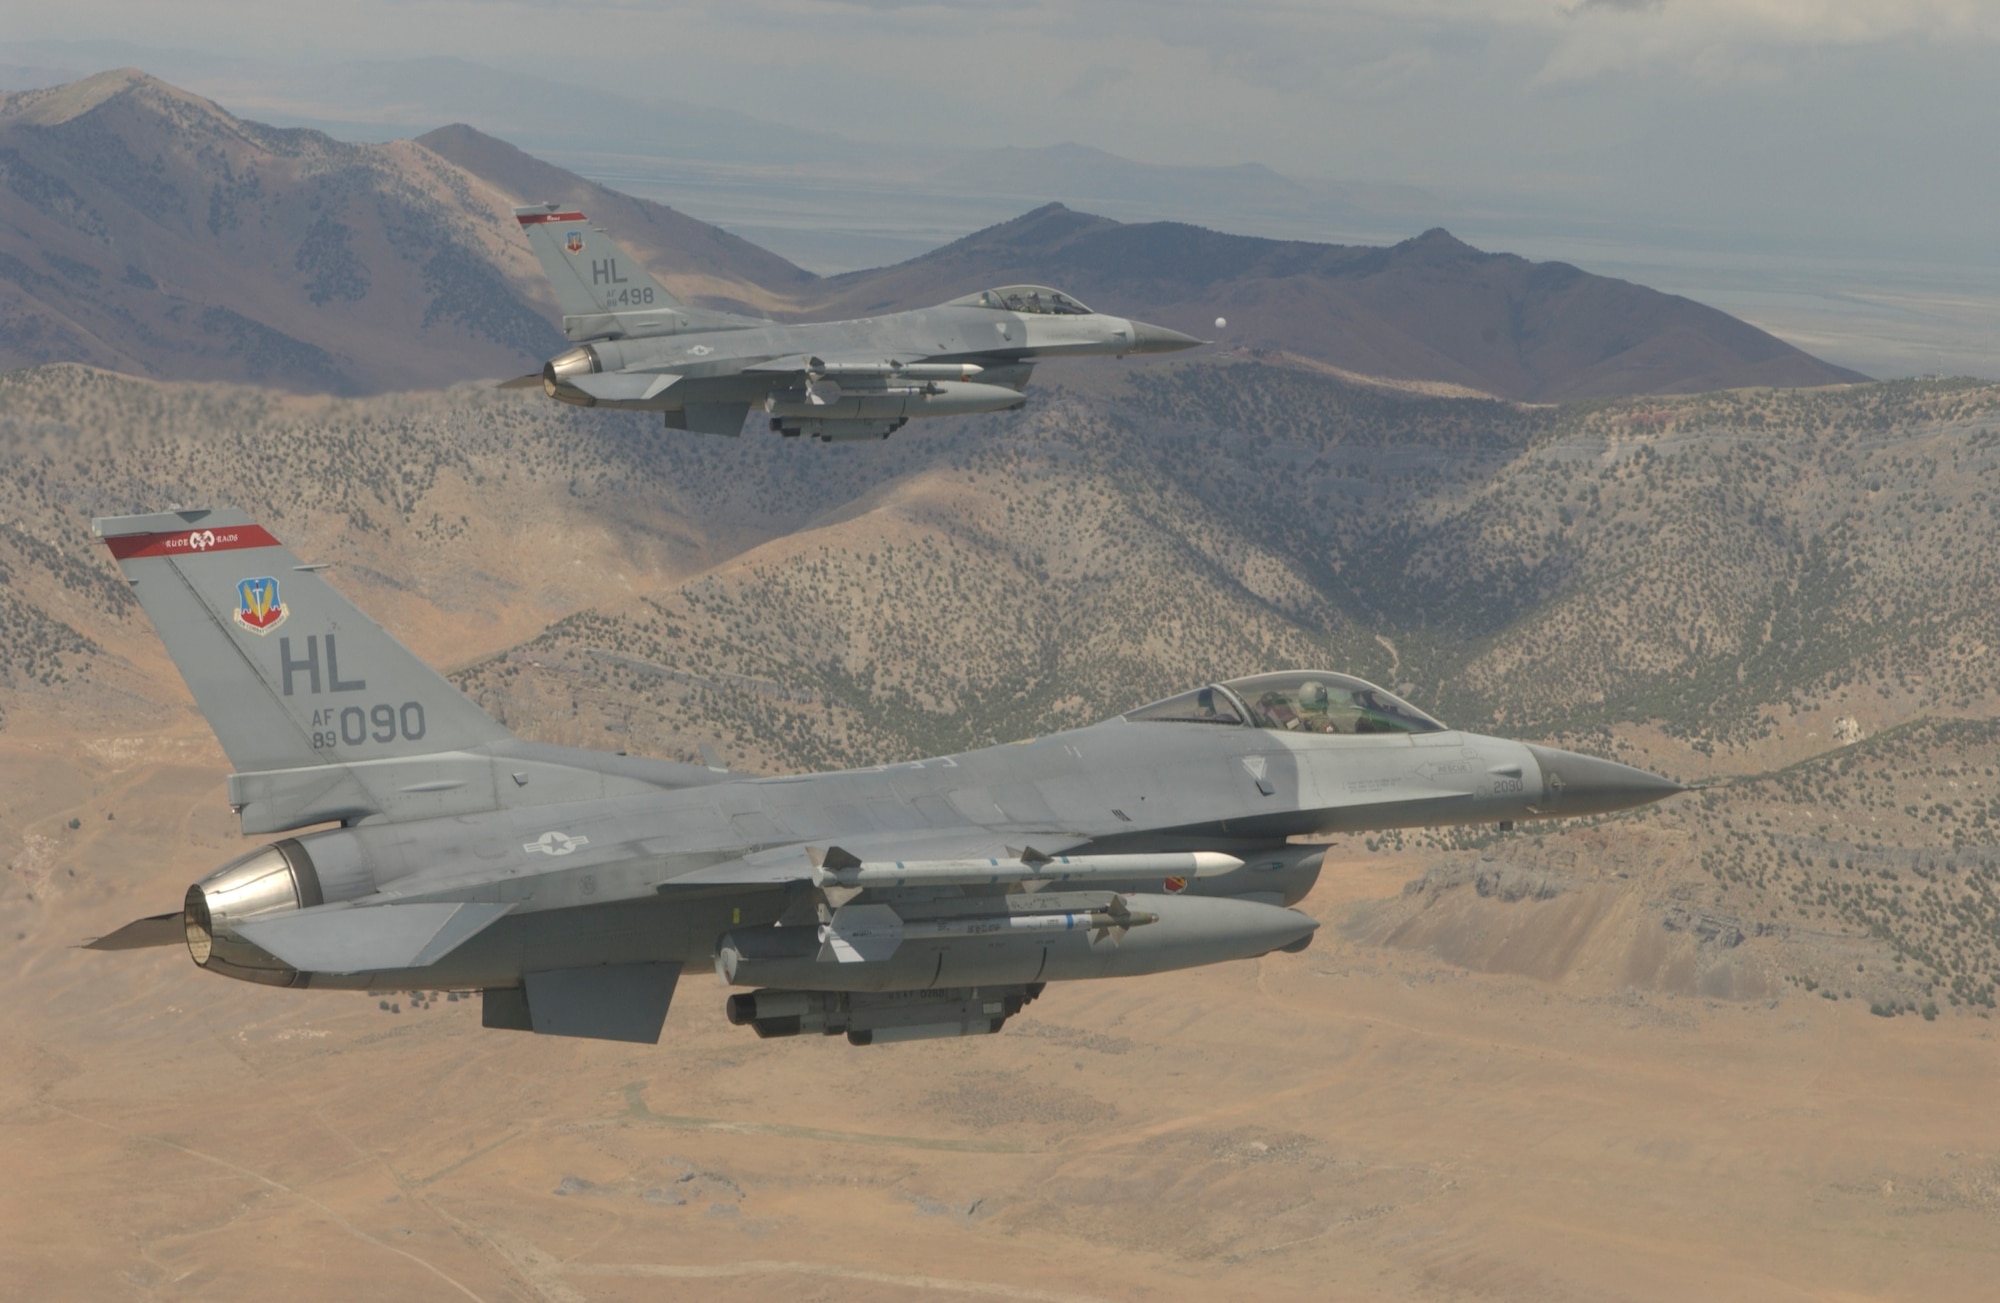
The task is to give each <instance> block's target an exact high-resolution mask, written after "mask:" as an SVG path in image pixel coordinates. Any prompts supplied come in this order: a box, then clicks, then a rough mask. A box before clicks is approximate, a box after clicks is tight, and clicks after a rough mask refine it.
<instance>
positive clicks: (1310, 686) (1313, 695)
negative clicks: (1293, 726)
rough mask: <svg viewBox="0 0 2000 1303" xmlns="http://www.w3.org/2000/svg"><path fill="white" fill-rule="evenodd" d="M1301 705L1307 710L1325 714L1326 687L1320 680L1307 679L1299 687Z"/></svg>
mask: <svg viewBox="0 0 2000 1303" xmlns="http://www.w3.org/2000/svg"><path fill="white" fill-rule="evenodd" d="M1299 705H1300V706H1302V707H1303V708H1305V709H1306V710H1310V711H1314V712H1317V713H1321V714H1324V713H1325V711H1326V708H1327V693H1326V685H1325V684H1324V683H1321V682H1320V681H1319V680H1318V679H1307V680H1306V681H1305V682H1304V683H1301V684H1300V685H1299Z"/></svg>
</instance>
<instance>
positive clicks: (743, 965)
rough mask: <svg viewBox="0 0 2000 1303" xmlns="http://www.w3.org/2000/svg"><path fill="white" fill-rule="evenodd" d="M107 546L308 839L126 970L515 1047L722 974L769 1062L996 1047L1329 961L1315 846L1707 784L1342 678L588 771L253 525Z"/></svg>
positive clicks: (199, 689) (259, 820)
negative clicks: (941, 1041)
mask: <svg viewBox="0 0 2000 1303" xmlns="http://www.w3.org/2000/svg"><path fill="white" fill-rule="evenodd" d="M95 530H96V532H97V533H98V534H99V535H101V536H102V537H103V538H104V539H105V541H106V542H107V543H108V544H109V545H110V548H111V551H112V554H113V556H114V557H116V558H117V561H118V564H119V566H120V567H121V568H122V569H123V571H124V572H125V575H126V576H127V577H128V578H129V579H130V580H131V582H132V584H133V585H134V589H135V591H136V593H137V595H138V598H139V601H140V603H141V604H142V605H143V606H144V607H145V610H146V613H147V614H148V615H149V616H150V617H151V618H152V621H153V625H154V628H155V629H156V630H157V631H158V632H159V635H160V638H161V640H162V641H163V642H164V643H165V645H166V649H167V651H168V653H169V654H170V655H171V656H172V657H173V659H174V662H175V664H176V665H178V666H179V667H180V670H181V673H182V675H183V676H184V677H185V678H186V679H187V682H188V686H189V687H190V688H191V689H192V690H193V692H194V696H195V700H196V703H197V704H198V705H199V706H200V708H201V710H202V711H203V713H204V714H205V715H206V716H207V717H208V721H209V724H210V726H211V727H212V728H214V730H215V734H216V737H217V739H218V740H219V741H220V742H221V743H222V748H223V750H224V751H225V752H226V753H227V754H228V756H229V760H230V762H231V764H232V765H233V766H234V767H235V770H236V772H235V773H233V774H231V775H230V777H229V802H230V805H231V806H232V808H233V809H234V810H235V812H236V814H237V815H238V817H239V818H240V820H241V822H242V828H243V831H244V832H245V833H246V834H285V833H289V834H291V835H289V836H283V837H280V838H279V839H278V840H276V841H273V842H272V843H270V844H269V845H265V846H261V847H259V848H258V849H256V850H254V851H251V852H250V853H249V854H247V855H244V856H242V857H241V858H239V859H237V860H235V861H234V862H232V863H230V864H227V865H224V866H223V867H222V868H220V869H218V870H216V871H215V872H214V873H212V874H210V875H209V876H208V877H206V878H204V879H202V880H201V881H200V882H198V883H196V884H195V885H194V886H192V887H190V888H189V889H188V892H187V897H186V900H185V902H184V905H183V908H182V909H181V910H179V911H178V912H176V913H171V914H162V915H159V916H157V917H155V918H150V919H141V920H139V921H138V922H136V923H132V924H128V925H127V926H126V927H124V928H121V929H120V930H119V931H117V932H115V933H113V934H111V935H110V936H107V937H104V938H101V939H99V940H98V941H96V942H94V943H92V944H93V945H94V946H95V947H96V948H99V949H107V950H117V949H129V948H134V947H138V946H146V945H163V944H169V943H174V942H179V941H182V940H185V942H186V944H187V947H188V950H189V952H190V953H191V954H192V955H193V957H194V961H195V962H196V963H197V964H199V965H201V966H202V967H203V968H206V969H207V970H209V971H210V972H213V973H220V974H223V975H224V976H228V977H235V978H241V979H244V980H247V981H252V982H262V983H267V984H270V985H275V986H289V987H315V988H317V987H334V988H349V989H352V988H371V987H375V988H379V987H389V988H424V989H453V990H466V991H470V990H478V991H481V992H483V996H482V999H483V1005H484V1020H485V1024H486V1025H487V1026H488V1027H502V1028H517V1029H521V1030H527V1031H535V1032H543V1033H551V1034H554V1035H560V1036H591V1037H601V1038H606V1039H612V1040H626V1041H646V1042H650V1041H654V1040H657V1039H658V1037H659V1035H660V1029H661V1025H662V1022H663V1020H664V1019H665V1017H666V1013H667V1005H668V1001H669V1000H670V999H671V998H672V995H673V992H674V987H675V983H676V982H677V981H678V979H679V978H680V976H681V975H682V972H683V970H684V969H686V968H688V967H690V966H695V967H712V968H713V969H714V970H715V971H716V973H717V974H719V975H720V977H721V979H722V981H723V982H724V983H725V984H727V985H729V986H732V987H736V988H741V989H740V990H739V991H738V993H736V994H734V995H732V996H731V997H730V998H729V1000H728V1003H727V1012H728V1016H729V1018H730V1020H731V1021H732V1022H735V1023H739V1024H748V1025H749V1026H750V1027H752V1028H753V1029H754V1030H755V1031H756V1032H757V1034H758V1035H760V1036H787V1035H794V1034H798V1033H802V1032H824V1033H829V1034H831V1033H837V1032H845V1033H846V1034H847V1037H848V1039H849V1040H850V1041H851V1042H853V1043H855V1044H868V1043H870V1042H883V1041H891V1040H907V1039H914V1038H921V1037H934V1036H961V1035H971V1034H975V1033H983V1032H993V1031H998V1030H999V1028H1000V1026H1001V1024H1002V1023H1004V1022H1005V1021H1006V1020H1007V1019H1008V1018H1009V1017H1010V1016H1012V1015H1013V1014H1014V1013H1016V1012H1018V1011H1019V1010H1020V1008H1021V1006H1022V1005H1024V1004H1026V1003H1027V1002H1028V1001H1030V1000H1032V999H1034V998H1035V997H1036V996H1038V995H1039V994H1041V992H1042V989H1043V986H1044V984H1045V983H1048V982H1052V981H1061V980H1068V979H1076V978H1090V977H1117V976H1126V975H1131V974H1139V973H1158V972H1164V971H1167V970H1170V969H1177V968H1188V967H1192V966H1195V965H1200V964H1213V963H1222V962H1227V961H1230V960H1236V959H1248V958H1251V957H1253V956H1257V955H1262V954H1266V953H1269V952H1271V951H1274V950H1298V949H1302V948H1304V947H1305V946H1306V945H1307V944H1308V943H1310V941H1311V940H1312V935H1313V929H1314V928H1315V927H1316V926H1317V924H1316V923H1315V922H1314V920H1313V919H1312V918H1310V917H1308V916H1307V915H1305V914H1302V913H1300V912H1299V911H1297V910H1295V909H1293V908H1291V906H1292V905H1294V904H1296V903H1297V902H1298V901H1299V900H1301V899H1302V898H1304V896H1305V895H1306V893H1307V892H1308V891H1309V890H1310V889H1311V888H1312V886H1313V883H1314V881H1315V879H1316V878H1317V877H1318V874H1319V869H1320V857H1321V855H1322V854H1323V853H1324V850H1325V847H1324V846H1323V845H1313V844H1310V843H1302V842H1300V841H1299V840H1297V839H1300V838H1307V837H1315V836H1320V835H1324V834H1328V833H1355V832H1361V831H1363V830H1368V829H1380V828H1408V827H1428V826H1436V825H1444V824H1469V823H1498V824H1500V825H1501V826H1502V827H1503V828H1504V827H1506V826H1508V824H1509V823H1510V821H1512V820H1517V819H1551V818H1561V817H1565V816H1572V815H1589V814H1601V813H1604V812H1607V811H1613V810H1621V809H1626V808H1628V807H1632V806H1638V805H1644V804H1646V803H1647V802H1651V801H1657V800H1659V799H1660V798H1662V797H1664V796H1667V795H1669V794H1671V793H1673V792H1677V791H1680V790H1681V788H1680V787H1679V786H1678V785H1677V784H1675V783H1672V782H1670V781H1668V780H1667V779H1664V778H1661V777H1658V776H1657V775H1654V774H1649V773H1646V772H1645V771H1643V770H1639V769H1633V768H1630V767H1628V766H1625V765H1621V764H1614V763H1612V762H1611V761H1607V760H1598V759H1593V758H1591V757H1588V756H1583V755H1577V754H1574V753H1572V752H1567V751H1557V750H1553V749H1550V748H1548V747H1540V746H1531V745H1526V744H1523V743H1520V742H1511V741H1507V740H1505V739H1502V738H1496V737H1482V736H1479V735H1478V734H1474V733H1467V732H1463V731H1461V730H1458V729H1453V728H1448V727H1446V726H1445V725H1443V724H1440V723H1439V722H1438V721H1436V720H1434V719H1432V718H1431V717H1430V716H1428V715H1426V714H1424V713H1423V712H1422V711H1420V710H1418V709H1417V708H1416V707H1414V706H1412V705H1410V704H1409V703H1408V702H1405V701H1402V700H1399V699H1398V698H1397V697H1395V696H1394V695H1392V694H1391V693H1388V692H1385V691H1383V690H1382V689H1381V688H1378V687H1375V686H1374V685H1372V684H1369V683H1364V682H1362V681H1361V680H1359V679H1355V678H1350V677H1348V676H1347V675H1344V674H1335V673H1331V672H1326V671H1309V672H1290V673H1277V674H1261V675H1257V676H1254V677H1250V678H1243V679H1233V680H1230V681H1228V682H1225V683H1215V684H1210V685H1208V686H1206V687H1201V688H1197V689H1195V690H1194V691H1191V692H1187V693H1184V694H1182V695H1180V696H1176V697H1171V698H1169V699H1167V700H1165V701H1160V702H1156V703H1154V704H1152V705H1149V706H1142V707H1140V708H1139V709H1137V710H1133V711H1131V712H1129V713H1128V714H1125V715H1122V716H1119V717H1117V718H1114V719H1109V720H1106V721H1105V722H1103V723H1101V724H1095V725H1092V726H1091V727H1089V728H1082V729H1076V730H1074V731H1071V732H1066V733H1056V734H1052V735H1050V736H1048V737H1041V738H1035V739H1033V740H1030V741H1027V742H1021V743H1016V744H1013V745H1009V746H998V747H988V748H985V749H983V750H979V751H970V752H966V753H964V754H961V755H951V756H940V757H937V758H934V759H925V760H913V761H909V762H907V763H903V764H894V765H877V766H874V767H871V768H866V769H856V770H850V771H847V772H844V773H826V774H800V775H795V776H789V777H782V778H759V777H752V776H748V775H743V774H736V773H730V772H727V771H725V770H723V769H721V768H720V766H719V765H717V764H710V765H698V764H680V763H670V762H667V761H661V760H649V759H642V758H639V757H636V756H622V755H604V754H601V753H596V752H589V751H580V750H572V749H569V748H566V747H557V746H548V745H544V744H541V743H535V742H528V741H524V740H522V739H520V738H517V737H515V736H513V735H512V734H511V733H509V732H508V731H507V730H506V729H505V728H502V727H501V726H500V725H499V724H498V723H496V722H495V721H494V720H493V719H492V718H491V717H490V716H488V715H487V714H486V713H485V712H483V711H482V710H480V709H479V708H478V707H477V706H475V705H474V704H473V703H472V702H470V701H469V700H467V699H466V698H465V697H464V696H462V695H460V693H459V692H458V691H457V689H455V688H453V687H452V686H451V684H450V683H448V682H446V681H445V680H444V679H443V678H441V677H440V676H439V675H438V674H437V673H435V672H434V671H433V670H431V669H430V668H429V667H428V666H426V665H424V664H423V663H422V662H421V661H419V660H418V659H417V658H416V657H415V656H413V655H412V654H411V653H410V652H409V651H408V650H407V649H405V648H404V647H403V646H401V645H400V644H399V643H397V642H396V641H395V640H394V639H393V638H391V637H390V636H389V635H388V634H387V633H386V632H384V631H383V630H382V629H381V628H380V627H379V626H377V625H375V624H374V623H372V622H370V621H369V620H368V619H367V617H365V616H363V615H362V614H361V612H360V611H358V610H356V609H355V608H354V607H353V606H352V605H351V604H349V603H348V602H347V600H346V599H344V598H343V597H342V596H341V595H340V594H339V592H337V591H336V590H335V589H334V588H333V587H332V586H331V585H330V584H328V583H327V582H326V581H325V579H323V578H322V577H321V576H320V574H319V573H318V571H319V567H317V566H312V565H302V564H300V562H299V561H298V559H297V558H296V557H294V556H293V555H292V554H291V553H290V552H289V551H287V550H286V549H285V548H284V547H283V546H282V545H280V544H279V542H278V541H277V540H276V539H274V538H272V537H271V535H270V534H268V533H267V532H265V531H264V530H263V529H261V528H259V527H258V526H256V525H255V524H253V523H251V521H250V520H249V519H248V518H247V517H246V516H244V515H242V514H241V513H237V512H232V511H186V512H175V513H167V514H162V515H153V516H132V517H124V518H120V519H112V520H100V521H97V522H96V524H95ZM322 825H337V826H333V827H325V826H322ZM307 828H316V830H315V831H299V830H302V829H307Z"/></svg>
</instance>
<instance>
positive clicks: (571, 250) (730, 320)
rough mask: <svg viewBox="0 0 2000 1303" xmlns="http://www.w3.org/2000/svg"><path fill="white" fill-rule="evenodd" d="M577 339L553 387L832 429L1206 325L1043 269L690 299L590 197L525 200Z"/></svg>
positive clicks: (699, 418)
mask: <svg viewBox="0 0 2000 1303" xmlns="http://www.w3.org/2000/svg"><path fill="white" fill-rule="evenodd" d="M514 215H515V216H516V217H517V218H518V219H519V220H520V223H521V229H522V230H524V231H526V232H527V234H528V243H529V244H530V245H532V246H533V248H534V250H535V256H536V257H538V258H540V259H541V263H542V269H543V270H544V271H546V272H547V273H548V276H549V280H550V282H551V283H552V284H553V285H554V286H555V291H556V300H557V302H558V303H560V304H561V306H562V311H563V333H564V334H565V335H567V336H569V338H570V342H571V343H573V344H575V345H576V347H575V348H572V349H570V350H569V351H568V352H566V353H564V354H562V355H561V356H559V357H556V358H552V359H551V360H550V361H549V362H548V364H547V365H546V366H544V367H543V368H542V369H541V371H540V372H539V373H538V374H535V375H526V376H522V377H520V378H519V379H516V380H510V381H508V382H507V385H506V386H503V387H511V388H528V387H532V386H536V385H539V386H541V388H542V389H543V390H544V391H545V392H546V393H547V394H548V396H549V397H551V398H553V399H555V400H556V401H558V402H564V403H574V404H576V405H578V406H580V407H612V408H621V409H624V410H628V411H644V412H662V413H665V419H666V424H667V428H669V429H673V430H693V431H697V432H700V433H704V434H724V435H732V436H734V435H738V434H741V433H742V432H743V422H744V420H745V418H746V417H747V416H748V415H749V413H750V409H751V408H752V407H761V408H763V410H764V411H765V413H766V414H768V415H769V417H770V419H771V428H772V429H773V430H777V431H779V432H780V433H783V434H785V435H790V436H797V435H807V436H810V437H812V438H815V439H819V440H822V441H824V442H828V443H838V442H844V441H847V440H854V439H886V438H888V437H889V436H890V435H891V434H893V433H895V432H896V431H897V430H899V429H901V428H902V427H903V425H904V424H905V423H906V422H908V421H910V420H912V419H914V418H917V417H924V416H960V415H964V414H966V413H970V412H1002V411H1007V410H1009V409H1011V408H1015V407H1019V406H1020V405H1021V404H1022V403H1023V402H1025V401H1026V400H1025V399H1024V398H1022V396H1021V391H1022V390H1024V389H1026V388H1027V386H1028V377H1029V375H1030V374H1031V373H1032V372H1033V370H1034V366H1035V363H1036V362H1037V361H1039V360H1040V359H1042V358H1046V357H1084V356H1090V355H1103V354H1111V355H1115V356H1119V357H1123V356H1125V355H1126V354H1128V353H1166V352H1171V351H1173V350H1175V349H1181V348H1192V347H1193V346H1195V345H1196V344H1199V343H1201V341H1200V340H1198V339H1194V338H1191V337H1190V336H1187V335H1183V334H1181V333H1180V332H1179V331H1176V330H1168V329H1166V328H1165V327H1163V326H1149V325H1147V324H1146V323H1145V322H1143V321H1128V320H1126V319H1125V318H1124V317H1111V316H1105V315H1104V314H1102V313H1098V312H1092V311H1091V310H1090V309H1089V308H1086V307H1084V306H1083V305H1082V304H1081V303H1078V302H1077V301H1076V300H1075V299H1073V298H1071V297H1070V296H1069V295H1067V294H1064V293H1062V292H1061V291H1059V290H1052V289H1049V288H1047V287H1045V286H1040V285H1010V286H1007V287H1006V288H1004V289H994V290H983V291H981V292H979V293H977V294H968V295H966V296H965V297H964V298H958V299H953V300H952V301H951V302H949V303H943V304H939V305H938V306H937V307H934V308H923V309H919V310H918V311H915V312H893V313H890V314H888V315H887V316H882V317H863V318H860V319H858V320H854V321H826V322H815V323H811V324H807V325H780V324H779V323H777V322H774V321H763V320H759V319H757V318H755V317H742V316H737V315H735V314H734V313H729V312H716V311H711V310H708V309H703V308H695V307H690V306H688V305H687V304H685V303H682V302H681V301H680V300H678V299H676V298H674V297H673V296H672V295H671V294H668V293H667V291H666V290H665V289H664V288H662V287H661V286H660V284H659V282H657V281H655V280H654V279H653V278H652V277H651V276H649V275H647V274H646V271H645V269H644V268H642V267H640V266H639V264H638V263H636V262H634V261H633V260H632V259H631V257H630V256H629V255H627V254H626V253H625V251H624V250H622V249H620V248H619V247H618V246H617V245H616V244H613V243H612V242H611V239H610V237H608V236H606V235H605V234H604V233H603V232H602V231H599V230H596V229H595V228H593V227H592V226H591V225H590V223H589V220H588V219H587V218H585V217H584V215H583V214H582V213H580V212H574V211H564V210H562V209H560V208H559V207H557V206H556V205H554V204H542V205H538V206H535V207H531V208H516V209H515V210H514Z"/></svg>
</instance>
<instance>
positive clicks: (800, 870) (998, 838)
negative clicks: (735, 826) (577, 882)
mask: <svg viewBox="0 0 2000 1303" xmlns="http://www.w3.org/2000/svg"><path fill="white" fill-rule="evenodd" d="M1089 841H1090V839H1089V838H1088V837H1079V836H1078V835H1077V834H1075V833H1072V832H1059V831H1050V832H1010V833H1006V834H1004V835H1001V834H995V833H991V832H988V831H986V830H985V829H982V828H965V829H948V830H942V831H932V830H926V831H918V832H899V833H898V832H878V833H866V834H863V835H862V836H859V837H841V836H833V837H826V838H820V839H817V840H816V841H815V842H814V843H813V844H812V845H811V846H808V845H807V844H806V843H805V842H793V843H791V844H789V845H785V846H769V847H766V848H764V849H763V850H759V851H753V852H751V853H750V854H748V855H745V856H742V857H741V858H739V859H734V860H728V861H725V862H724V863H721V864H711V865H709V866H708V867H707V868H702V869H696V870H694V871H693V872H692V873H684V874H682V875H681V876H680V877H678V878H672V879H669V880H668V881H666V882H663V883H661V884H660V888H659V889H660V891H661V893H662V894H667V895H671V894H672V893H674V892H675V891H679V890H683V889H691V888H701V887H717V886H741V887H752V886H757V887H773V886H782V885H783V884H785V883H788V882H810V881H811V880H812V876H813V867H814V860H813V856H814V855H815V854H818V853H821V852H824V851H825V850H826V849H828V848H829V847H831V846H838V847H839V848H840V849H841V850H844V851H846V852H848V853H849V854H851V855H853V856H854V857H855V858H856V859H860V860H865V861H869V862H877V861H890V862H893V861H896V860H904V861H937V860H973V859H999V860H1018V859H1019V858H1020V857H1021V852H1022V851H1023V850H1025V849H1027V848H1028V847H1031V846H1032V847H1033V848H1034V849H1035V850H1037V851H1040V852H1041V853H1042V854H1044V855H1062V854H1065V853H1067V852H1069V851H1072V850H1075V849H1076V848H1077V847H1079V846H1084V845H1087V844H1088V843H1089Z"/></svg>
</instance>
